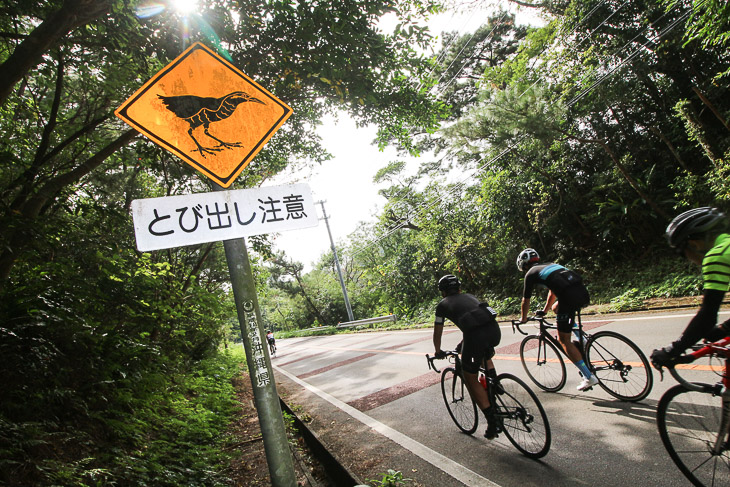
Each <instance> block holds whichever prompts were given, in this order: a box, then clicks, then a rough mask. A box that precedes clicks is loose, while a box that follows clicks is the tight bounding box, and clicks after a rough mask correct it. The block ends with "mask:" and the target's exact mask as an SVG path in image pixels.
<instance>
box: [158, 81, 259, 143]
mask: <svg viewBox="0 0 730 487" xmlns="http://www.w3.org/2000/svg"><path fill="white" fill-rule="evenodd" d="M157 97H158V98H159V99H161V100H162V103H163V104H164V105H165V108H167V109H168V110H170V111H171V112H172V113H174V114H175V115H176V116H177V117H178V118H181V119H183V120H185V121H186V122H187V123H188V124H189V125H190V128H189V129H188V135H189V136H190V138H191V139H193V142H195V145H196V146H198V148H197V149H193V152H195V151H198V152H200V155H202V156H203V157H205V154H215V153H216V152H220V151H222V150H223V149H229V148H231V147H242V145H241V143H240V142H224V141H222V140H221V139H219V138H218V137H216V136H214V135H213V134H211V133H210V132H208V128H209V127H210V124H211V123H214V122H220V121H221V120H225V119H227V118H228V117H230V116H231V115H233V112H234V111H236V107H237V106H238V105H240V104H241V103H244V102H247V101H248V102H253V103H261V104H262V105H266V103H264V102H262V101H261V100H259V99H258V98H254V97H253V96H251V95H249V94H248V93H246V92H245V91H234V92H233V93H229V94H227V95H226V96H222V97H220V98H212V97H202V96H195V95H181V96H163V95H157ZM200 126H202V127H204V132H205V135H207V136H208V137H210V138H211V139H213V140H216V141H218V145H217V146H215V147H203V146H202V145H200V142H198V140H197V139H196V138H195V136H194V135H193V130H195V129H196V128H198V127H200Z"/></svg>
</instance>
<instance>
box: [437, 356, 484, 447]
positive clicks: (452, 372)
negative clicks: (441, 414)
mask: <svg viewBox="0 0 730 487" xmlns="http://www.w3.org/2000/svg"><path fill="white" fill-rule="evenodd" d="M451 377H453V378H455V379H457V380H458V381H459V383H460V384H461V387H460V389H461V397H459V398H457V399H456V400H457V401H459V402H460V401H463V402H464V404H471V406H472V410H473V417H474V424H472V425H469V424H468V423H466V421H464V420H460V419H459V418H457V416H459V417H461V416H462V415H461V414H458V412H457V411H456V409H455V405H456V404H458V403H459V402H454V401H452V400H451V394H452V393H451V392H449V390H448V389H449V388H450V387H451V386H452V385H453V380H452V379H450V378H451ZM441 394H442V395H443V397H444V404H446V410H447V411H448V412H449V416H451V419H452V420H453V421H454V423H455V424H456V426H457V427H458V428H459V429H460V430H461V431H463V432H464V433H466V434H467V435H471V434H473V433H474V432H475V431H476V430H477V426H479V415H478V410H477V405H476V403H475V402H474V400H473V399H472V398H471V395H470V394H469V391H468V390H467V388H466V384H465V383H464V379H463V378H462V377H461V376H460V375H458V374H457V373H456V369H454V368H453V367H447V368H445V369H444V370H443V371H442V372H441ZM467 409H468V408H467ZM467 414H468V413H467ZM464 419H466V416H464ZM462 423H464V424H462Z"/></svg>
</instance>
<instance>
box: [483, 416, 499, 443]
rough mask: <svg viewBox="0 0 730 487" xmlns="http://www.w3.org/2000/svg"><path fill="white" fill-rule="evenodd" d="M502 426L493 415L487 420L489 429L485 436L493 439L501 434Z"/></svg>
mask: <svg viewBox="0 0 730 487" xmlns="http://www.w3.org/2000/svg"><path fill="white" fill-rule="evenodd" d="M501 431H502V428H500V427H499V424H498V421H497V418H495V417H494V416H492V418H491V419H488V420H487V431H485V432H484V437H485V438H486V439H488V440H493V439H495V438H497V437H498V436H499V433H500V432H501Z"/></svg>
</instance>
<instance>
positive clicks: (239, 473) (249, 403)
mask: <svg viewBox="0 0 730 487" xmlns="http://www.w3.org/2000/svg"><path fill="white" fill-rule="evenodd" d="M234 387H235V390H236V396H237V397H238V403H239V407H240V414H239V415H238V419H237V421H236V422H235V423H234V424H232V425H231V428H230V431H229V434H230V435H231V436H232V437H233V438H234V440H233V441H232V444H231V445H229V447H228V448H229V449H230V450H231V451H233V452H235V453H236V457H235V460H234V461H233V462H232V463H231V466H230V472H229V477H230V478H232V479H233V482H232V483H231V485H232V486H236V487H242V486H246V487H255V486H270V485H271V476H270V475H269V467H268V463H267V462H266V453H265V451H264V443H263V440H262V438H261V428H260V426H259V418H258V415H257V414H256V408H255V406H254V398H253V391H252V389H251V380H250V378H249V376H248V373H247V372H245V371H242V373H241V374H240V375H239V376H238V377H237V378H236V379H235V381H234ZM288 433H289V443H290V444H294V445H296V448H295V449H294V450H295V453H294V470H295V472H296V475H297V485H298V486H300V487H330V486H331V484H330V483H329V481H328V480H327V476H326V474H325V472H324V468H323V467H322V466H321V465H320V464H319V463H318V462H317V461H316V459H315V458H314V457H312V456H311V455H310V453H309V451H308V449H307V445H306V443H305V442H304V440H303V439H302V438H301V437H300V436H299V435H298V434H296V432H295V431H289V432H288Z"/></svg>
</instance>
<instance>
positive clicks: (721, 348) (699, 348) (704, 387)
mask: <svg viewBox="0 0 730 487" xmlns="http://www.w3.org/2000/svg"><path fill="white" fill-rule="evenodd" d="M728 343H730V337H728V338H724V339H722V340H719V341H717V342H713V343H706V344H699V345H695V346H693V347H692V350H693V351H692V352H690V353H687V354H684V355H680V356H679V357H677V358H676V359H675V360H674V361H672V363H669V364H666V365H660V364H656V363H654V362H652V365H653V366H654V368H655V369H657V370H658V371H659V372H660V373H661V375H662V379H663V378H664V370H662V369H663V367H666V368H667V370H669V373H670V374H671V376H672V377H674V379H675V380H676V381H677V382H679V383H680V384H681V385H682V386H684V387H686V388H687V389H689V390H691V391H698V392H707V391H709V390H715V389H716V388H717V387H719V386H718V385H717V384H716V385H710V384H702V383H698V382H690V381H688V380H686V379H684V378H683V377H681V376H680V375H679V372H677V370H676V369H675V368H674V366H675V365H677V364H690V363H692V362H694V361H695V360H697V359H698V358H701V357H704V356H706V355H725V356H726V358H730V349H728V347H727V345H728Z"/></svg>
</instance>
